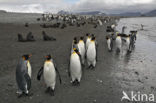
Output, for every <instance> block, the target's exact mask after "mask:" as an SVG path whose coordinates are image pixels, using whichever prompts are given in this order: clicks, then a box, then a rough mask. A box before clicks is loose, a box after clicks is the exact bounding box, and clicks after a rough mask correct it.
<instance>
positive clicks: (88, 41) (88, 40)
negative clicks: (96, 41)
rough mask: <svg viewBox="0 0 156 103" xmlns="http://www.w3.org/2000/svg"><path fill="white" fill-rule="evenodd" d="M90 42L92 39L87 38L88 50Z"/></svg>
mask: <svg viewBox="0 0 156 103" xmlns="http://www.w3.org/2000/svg"><path fill="white" fill-rule="evenodd" d="M90 41H91V39H90V38H87V41H86V49H88V46H89V43H90Z"/></svg>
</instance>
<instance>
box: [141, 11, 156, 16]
mask: <svg viewBox="0 0 156 103" xmlns="http://www.w3.org/2000/svg"><path fill="white" fill-rule="evenodd" d="M143 16H156V10H152V11H150V12H147V13H145V14H143Z"/></svg>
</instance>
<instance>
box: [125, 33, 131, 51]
mask: <svg viewBox="0 0 156 103" xmlns="http://www.w3.org/2000/svg"><path fill="white" fill-rule="evenodd" d="M125 44H126V50H127V52H129V51H130V35H127V37H126V43H125Z"/></svg>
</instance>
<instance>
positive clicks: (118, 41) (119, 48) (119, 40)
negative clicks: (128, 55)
mask: <svg viewBox="0 0 156 103" xmlns="http://www.w3.org/2000/svg"><path fill="white" fill-rule="evenodd" d="M115 44H116V51H117V52H120V51H121V45H122V41H121V36H120V34H117V37H116V40H115Z"/></svg>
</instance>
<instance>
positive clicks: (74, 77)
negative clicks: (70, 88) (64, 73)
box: [68, 48, 82, 85]
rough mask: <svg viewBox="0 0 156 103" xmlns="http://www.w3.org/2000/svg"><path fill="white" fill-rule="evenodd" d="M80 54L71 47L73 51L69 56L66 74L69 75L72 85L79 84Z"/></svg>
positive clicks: (80, 73)
mask: <svg viewBox="0 0 156 103" xmlns="http://www.w3.org/2000/svg"><path fill="white" fill-rule="evenodd" d="M80 58H81V55H80V52H79V51H78V49H76V48H73V52H72V54H71V56H70V63H69V70H68V74H69V76H70V77H71V83H72V84H73V85H79V84H80V81H81V77H82V67H81V60H80Z"/></svg>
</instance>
